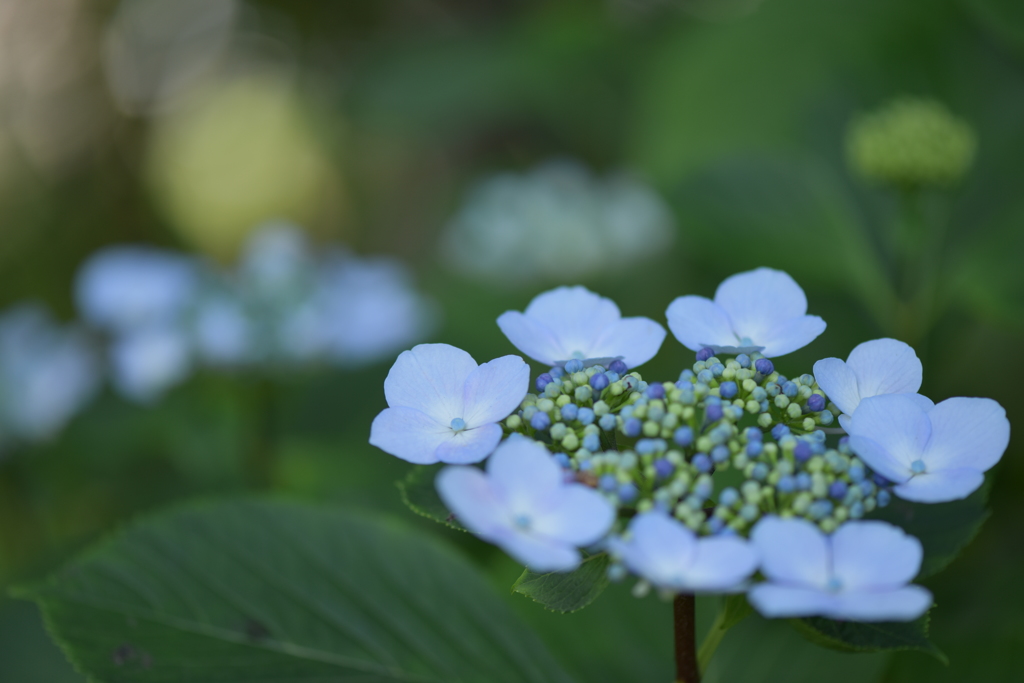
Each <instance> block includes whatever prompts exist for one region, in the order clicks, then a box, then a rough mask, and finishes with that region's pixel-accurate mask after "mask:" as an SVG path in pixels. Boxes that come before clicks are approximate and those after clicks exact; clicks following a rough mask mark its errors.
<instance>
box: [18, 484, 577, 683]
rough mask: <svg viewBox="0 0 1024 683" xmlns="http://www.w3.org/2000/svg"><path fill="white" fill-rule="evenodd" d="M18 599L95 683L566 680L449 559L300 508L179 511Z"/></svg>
mask: <svg viewBox="0 0 1024 683" xmlns="http://www.w3.org/2000/svg"><path fill="white" fill-rule="evenodd" d="M16 592H17V594H18V595H19V596H21V597H25V598H30V599H33V600H35V601H36V602H37V603H38V604H39V606H40V607H41V609H42V611H43V615H44V618H45V620H46V623H47V626H48V628H49V630H50V632H51V634H52V635H53V636H54V638H55V639H56V640H57V642H58V643H59V644H60V645H61V647H62V648H63V649H64V651H65V653H66V654H67V655H68V657H69V658H70V659H71V660H72V662H73V663H74V664H75V665H76V667H77V668H78V669H79V670H80V671H82V672H83V673H85V674H86V675H88V676H89V677H90V680H93V681H96V682H98V683H99V682H102V683H122V682H123V683H128V682H129V681H130V682H131V683H155V682H161V683H164V682H166V683H170V682H172V681H183V680H188V681H195V682H197V683H199V682H211V683H213V682H216V683H232V682H235V681H237V682H239V683H242V682H246V683H248V682H251V681H255V680H259V681H261V682H263V683H271V682H275V683H285V682H289V683H292V682H296V683H297V682H299V681H302V682H304V683H313V682H314V681H316V682H322V683H327V681H341V680H346V681H349V680H350V681H357V680H358V681H361V682H370V681H373V682H378V681H419V682H431V681H437V682H441V681H444V682H446V683H447V682H449V681H465V682H467V683H468V682H471V681H479V682H481V683H483V682H487V683H489V682H491V681H507V682H508V683H513V682H518V681H558V682H564V681H568V677H567V676H566V675H565V674H564V673H563V672H562V670H561V668H560V667H559V665H558V664H556V663H555V661H554V660H553V659H552V657H551V656H550V654H549V653H548V652H547V651H546V650H545V648H544V646H543V644H542V643H541V642H540V641H539V640H538V639H537V638H536V636H535V635H534V634H533V633H532V632H530V631H529V630H528V629H527V628H526V627H525V626H524V625H523V623H522V622H521V621H520V620H519V619H518V618H516V616H515V615H514V613H513V612H512V611H511V610H510V609H509V607H508V605H506V604H505V603H503V602H502V601H501V600H500V599H499V598H498V596H496V595H495V594H494V592H493V591H492V589H491V588H490V586H489V585H488V584H487V583H486V582H485V581H484V580H483V579H482V578H481V577H480V575H479V573H478V572H477V570H476V569H474V568H473V567H472V565H470V564H469V563H468V562H466V561H465V560H463V559H462V558H461V557H460V556H458V555H457V554H456V553H455V552H454V551H452V550H450V549H449V548H448V547H447V546H444V545H443V544H440V543H439V542H438V541H436V540H433V539H431V538H429V537H425V536H424V535H423V534H422V533H416V532H413V531H409V530H407V529H405V528H403V527H401V526H397V525H393V524H391V523H388V522H382V521H379V520H375V519H368V518H366V517H365V516H363V515H357V514H354V513H350V512H343V511H339V510H334V509H327V508H323V507H317V506H311V505H305V504H298V503H285V502H269V501H267V502H261V501H237V502H228V503H216V504H207V505H201V506H191V507H185V508H181V509H178V510H175V511H173V512H169V513H165V514H162V515H159V516H157V517H153V518H151V519H148V520H145V521H142V522H139V523H137V524H134V525H133V526H131V527H130V528H128V529H127V530H125V531H123V532H121V533H119V534H117V535H116V536H115V537H114V538H112V539H110V540H108V541H106V542H104V543H102V544H100V545H99V546H98V547H95V548H94V549H93V550H91V551H90V552H88V553H86V554H85V555H84V556H83V557H81V558H80V559H79V560H77V561H75V562H74V563H72V564H71V565H70V566H69V567H67V568H66V569H64V570H62V571H61V572H59V573H58V574H56V575H55V576H53V577H51V578H50V579H48V580H46V581H43V582H41V583H39V584H36V585H32V586H28V587H25V588H21V589H19V590H17V591H16Z"/></svg>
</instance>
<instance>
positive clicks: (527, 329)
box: [498, 311, 571, 365]
mask: <svg viewBox="0 0 1024 683" xmlns="http://www.w3.org/2000/svg"><path fill="white" fill-rule="evenodd" d="M498 327H500V328H501V331H502V332H503V333H504V334H505V336H506V337H508V340H509V341H510V342H512V345H513V346H515V347H516V348H517V349H519V350H520V351H522V352H523V353H525V354H526V355H527V356H529V357H530V358H532V359H534V360H535V361H538V362H540V363H544V364H545V365H555V364H556V363H557V362H558V361H559V360H564V359H566V358H568V356H569V354H570V353H571V352H570V351H566V350H565V349H564V348H562V345H561V343H560V342H559V340H558V337H557V335H556V334H555V332H554V330H552V329H551V328H549V327H548V326H547V325H545V324H544V323H542V322H540V321H538V320H535V319H533V318H531V317H529V316H527V315H526V314H524V313H520V312H519V311H506V312H505V313H502V314H501V315H500V316H498Z"/></svg>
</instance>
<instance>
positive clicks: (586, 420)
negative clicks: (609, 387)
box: [576, 408, 594, 426]
mask: <svg viewBox="0 0 1024 683" xmlns="http://www.w3.org/2000/svg"><path fill="white" fill-rule="evenodd" d="M576 419H577V420H579V421H580V424H582V425H584V426H586V425H588V424H590V423H592V422H593V421H594V409H593V408H580V409H579V410H577V411H576Z"/></svg>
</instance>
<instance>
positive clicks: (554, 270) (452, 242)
mask: <svg viewBox="0 0 1024 683" xmlns="http://www.w3.org/2000/svg"><path fill="white" fill-rule="evenodd" d="M674 229H675V224H674V220H673V217H672V213H671V211H670V209H669V208H668V206H667V205H666V204H665V202H664V201H662V199H661V198H660V197H659V196H658V195H657V193H655V192H654V190H653V189H651V188H650V187H649V186H647V185H645V184H643V183H642V182H640V181H639V180H637V179H635V178H632V177H630V176H628V175H624V174H619V175H614V176H609V177H607V178H597V177H594V176H593V175H592V174H591V173H590V172H589V171H588V170H587V169H586V168H584V167H583V166H582V165H580V164H578V163H575V162H571V161H551V162H547V163H544V164H542V165H540V166H538V167H536V168H535V169H533V170H532V171H529V172H527V173H524V174H515V173H502V174H499V175H496V176H493V177H491V178H488V179H486V180H484V181H482V182H481V183H479V184H478V185H476V186H475V187H474V188H472V189H471V190H470V192H469V195H468V197H467V199H466V201H465V203H464V204H463V206H462V208H461V209H460V210H459V212H458V213H457V214H456V216H455V217H454V218H453V219H452V221H451V223H449V225H448V227H447V228H446V230H445V233H444V235H443V237H442V248H443V251H444V256H445V257H446V258H447V260H448V261H449V262H450V263H451V264H452V265H453V266H454V267H455V268H457V269H458V270H461V271H463V272H465V273H468V274H470V275H473V276H476V277H480V278H483V279H490V280H495V281H501V282H511V283H525V282H535V281H536V280H537V279H541V280H565V279H573V278H578V277H581V276H584V275H587V274H591V273H596V272H599V271H607V270H617V269H622V268H626V267H628V266H630V265H632V264H635V263H636V262H637V261H639V260H641V259H643V258H644V257H647V256H651V255H654V254H656V253H658V252H660V251H662V250H663V249H664V248H665V247H666V246H668V245H669V244H670V243H671V241H672V238H673V234H674Z"/></svg>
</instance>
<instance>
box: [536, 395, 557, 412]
mask: <svg viewBox="0 0 1024 683" xmlns="http://www.w3.org/2000/svg"><path fill="white" fill-rule="evenodd" d="M554 409H555V402H554V401H552V400H551V399H550V398H542V399H540V400H539V401H537V410H539V411H541V412H543V413H550V412H551V411H552V410H554Z"/></svg>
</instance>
